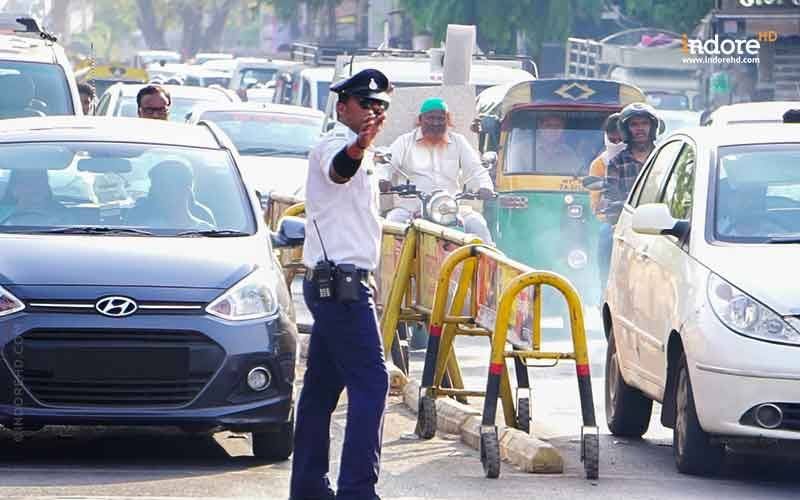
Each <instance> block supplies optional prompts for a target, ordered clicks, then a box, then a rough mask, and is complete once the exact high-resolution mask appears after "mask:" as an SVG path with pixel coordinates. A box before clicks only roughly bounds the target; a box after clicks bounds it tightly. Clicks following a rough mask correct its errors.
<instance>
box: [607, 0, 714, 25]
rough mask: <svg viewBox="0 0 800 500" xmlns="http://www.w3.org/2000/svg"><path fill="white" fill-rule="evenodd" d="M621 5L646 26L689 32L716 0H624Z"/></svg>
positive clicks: (625, 11) (626, 12) (627, 12)
mask: <svg viewBox="0 0 800 500" xmlns="http://www.w3.org/2000/svg"><path fill="white" fill-rule="evenodd" d="M621 7H622V10H623V13H624V14H625V15H626V16H628V17H632V18H634V19H636V20H638V21H640V22H641V23H642V24H643V25H645V26H654V27H657V28H663V29H668V30H671V31H676V32H678V33H688V32H690V31H691V30H692V29H694V27H695V26H696V25H697V23H698V22H699V21H700V19H702V18H703V16H705V15H706V14H707V13H708V12H709V11H710V10H711V9H712V8H713V7H714V0H623V2H622V5H621Z"/></svg>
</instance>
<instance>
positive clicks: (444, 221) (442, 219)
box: [374, 149, 496, 385]
mask: <svg viewBox="0 0 800 500" xmlns="http://www.w3.org/2000/svg"><path fill="white" fill-rule="evenodd" d="M374 158H375V164H376V166H381V165H390V164H391V153H390V152H388V151H387V150H384V149H378V150H377V151H376V152H375V157H374ZM395 171H397V172H399V173H400V175H401V176H402V177H405V179H406V182H405V183H403V184H397V185H388V186H386V188H385V189H382V190H381V194H382V195H398V196H400V197H401V198H416V199H418V200H419V202H420V203H419V204H420V210H419V211H418V212H417V213H412V214H411V218H412V219H413V218H417V217H419V218H422V219H424V220H427V221H430V222H433V223H434V224H438V225H440V226H445V227H448V228H453V229H457V230H459V231H463V232H467V231H466V230H465V224H464V216H467V215H468V214H469V212H470V211H471V210H472V207H469V206H467V205H466V204H461V203H459V202H461V201H466V200H480V199H481V198H480V196H479V195H478V193H473V192H469V191H466V189H465V190H464V191H462V192H461V193H458V194H456V195H452V194H450V193H448V192H447V191H445V190H443V189H435V190H433V191H432V192H430V193H426V192H424V191H421V190H419V189H418V188H417V186H416V185H415V184H414V183H412V182H411V179H410V177H409V176H408V175H406V173H405V172H403V171H402V170H400V169H396V170H395ZM467 182H468V181H465V182H464V184H466V183H467ZM494 196H496V194H495V195H494ZM383 215H384V216H385V215H386V214H383ZM477 236H478V237H480V238H481V239H482V240H484V241H485V242H487V243H491V242H492V239H491V234H489V232H488V230H487V231H486V232H485V234H478V235H477ZM427 345H428V330H427V328H425V326H424V325H421V324H413V323H406V322H403V323H401V324H399V325H398V331H397V333H396V337H395V342H393V343H392V353H391V355H392V360H393V362H394V363H395V365H396V366H398V367H399V368H400V369H401V370H403V371H406V370H407V368H408V364H407V360H408V349H409V347H411V348H413V349H424V348H426V347H427ZM448 383H449V382H448V381H445V385H447V384H448Z"/></svg>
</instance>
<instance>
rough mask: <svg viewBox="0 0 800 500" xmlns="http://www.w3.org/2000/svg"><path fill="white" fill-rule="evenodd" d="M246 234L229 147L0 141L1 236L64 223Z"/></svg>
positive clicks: (247, 214)
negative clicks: (227, 231) (208, 147)
mask: <svg viewBox="0 0 800 500" xmlns="http://www.w3.org/2000/svg"><path fill="white" fill-rule="evenodd" d="M83 226H92V227H95V226H101V227H109V228H136V229H141V230H144V231H148V232H151V233H153V234H154V235H158V236H175V235H176V234H177V233H180V232H184V231H194V230H212V229H219V230H230V231H242V232H247V233H252V232H253V231H254V230H255V223H254V218H253V212H252V209H251V206H250V203H249V201H248V198H247V195H246V194H245V191H244V187H243V185H242V182H241V179H240V177H239V174H238V172H237V170H236V168H235V166H234V164H233V161H232V158H231V156H230V154H229V153H228V152H227V151H217V150H206V149H199V148H182V147H171V146H160V145H158V146H156V145H147V144H129V143H125V144H119V143H82V142H68V143H15V144H2V145H0V233H3V232H5V233H24V232H30V231H42V230H48V229H57V228H63V227H83Z"/></svg>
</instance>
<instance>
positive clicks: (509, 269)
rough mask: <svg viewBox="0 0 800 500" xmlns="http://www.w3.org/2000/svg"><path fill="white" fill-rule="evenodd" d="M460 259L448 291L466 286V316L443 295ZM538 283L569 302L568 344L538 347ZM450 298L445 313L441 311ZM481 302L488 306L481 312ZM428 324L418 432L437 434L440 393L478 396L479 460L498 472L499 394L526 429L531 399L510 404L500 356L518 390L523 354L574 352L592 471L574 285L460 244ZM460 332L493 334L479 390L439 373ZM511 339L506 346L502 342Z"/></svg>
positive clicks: (591, 428)
mask: <svg viewBox="0 0 800 500" xmlns="http://www.w3.org/2000/svg"><path fill="white" fill-rule="evenodd" d="M459 266H461V275H460V277H459V280H458V283H459V285H458V288H457V289H456V291H455V295H454V297H455V298H457V297H463V296H466V295H467V294H468V293H469V294H470V295H471V296H472V298H473V300H472V303H471V307H470V316H467V317H463V316H459V314H458V311H459V309H458V308H459V307H460V304H459V303H458V301H457V300H455V298H454V299H453V300H449V298H448V296H450V295H452V290H451V289H450V282H451V279H452V276H453V274H454V272H455V270H456V269H458V268H459ZM544 286H550V287H552V288H555V289H556V290H557V291H559V292H560V293H561V294H562V295H563V296H564V298H565V300H566V302H567V305H568V307H569V311H570V326H571V331H572V344H573V350H572V351H571V352H547V351H542V350H541V346H542V338H541V335H542V329H541V320H542V314H541V296H542V289H543V287H544ZM531 290H532V292H533V297H532V300H531V298H530V292H531ZM493 292H494V293H493ZM448 305H449V306H450V311H449V313H447V312H446V311H447V307H448ZM486 310H489V311H491V312H493V314H484V312H485V311H486ZM527 318H530V324H531V332H530V336H528V335H526V334H524V333H523V331H524V328H525V324H526V323H527V322H528V321H527ZM429 329H430V339H429V343H428V351H427V353H426V357H425V367H424V369H423V374H422V381H421V389H420V390H421V397H420V400H419V412H418V416H417V432H418V434H419V435H420V437H422V438H426V439H429V438H431V437H433V436H434V435H435V432H436V420H437V416H436V398H437V397H438V396H456V397H458V396H462V397H463V396H483V397H484V398H485V400H484V411H483V420H482V426H481V439H480V441H481V462H482V463H483V466H484V471H485V473H486V476H487V477H491V478H496V477H498V476H499V473H500V454H499V449H500V448H499V440H498V435H497V427H496V425H495V421H496V412H497V402H498V398H499V399H500V401H501V403H502V405H503V416H504V419H505V423H506V425H507V426H509V427H515V428H518V429H521V430H524V431H526V432H529V430H530V399H529V398H521V397H520V398H518V399H517V402H516V403H517V404H516V408H515V402H514V397H513V395H512V391H511V384H510V381H509V375H508V370H507V365H506V360H508V359H511V360H512V361H513V363H514V366H515V368H516V370H515V371H516V379H517V390H518V391H521V390H528V391H530V381H529V378H528V371H527V370H528V365H527V363H526V361H527V360H530V359H535V360H552V361H560V360H574V361H575V363H576V371H577V377H578V387H579V395H580V402H581V410H582V416H583V427H582V429H581V434H582V452H581V458H582V460H583V462H584V468H585V471H586V476H587V478H590V479H594V478H597V476H598V461H599V437H598V431H597V426H596V421H595V414H594V401H593V399H592V387H591V381H590V378H589V360H588V354H587V345H586V333H585V329H584V323H583V309H582V305H581V302H580V298H579V297H578V294H577V292H576V291H575V288H574V287H573V286H572V285H571V284H570V283H569V282H568V281H567V280H566V279H564V278H563V277H561V276H559V275H557V274H554V273H551V272H547V271H537V270H534V269H531V268H529V267H527V266H525V265H523V264H520V263H518V262H516V261H513V260H511V259H509V258H507V257H505V256H504V255H502V254H501V253H499V252H498V251H497V250H496V249H494V248H492V247H487V246H485V245H468V246H464V247H462V248H459V249H458V250H456V251H454V252H452V253H451V254H450V255H449V256H448V258H447V259H446V260H445V261H444V263H443V264H442V266H441V269H440V274H439V277H438V285H437V289H436V296H435V300H434V306H433V309H432V311H431V315H430V327H429ZM458 335H469V336H486V337H488V338H490V340H491V346H492V355H491V359H490V362H489V366H488V377H487V383H486V390H485V391H476V390H468V389H464V388H463V386H462V385H455V384H454V387H443V384H442V380H443V378H444V375H445V373H446V372H448V371H455V372H458V363H457V362H456V359H455V358H456V356H455V351H454V350H453V341H454V339H455V337H456V336H458ZM509 341H511V342H510V343H511V349H510V350H506V345H507V343H508V342H509Z"/></svg>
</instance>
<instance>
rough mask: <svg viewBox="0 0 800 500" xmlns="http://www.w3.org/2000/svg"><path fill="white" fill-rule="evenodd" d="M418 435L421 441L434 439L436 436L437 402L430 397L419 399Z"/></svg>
mask: <svg viewBox="0 0 800 500" xmlns="http://www.w3.org/2000/svg"><path fill="white" fill-rule="evenodd" d="M417 435H418V436H419V437H420V438H421V439H432V438H433V436H435V435H436V400H435V399H433V398H432V397H430V396H422V397H420V398H419V412H418V413H417Z"/></svg>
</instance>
